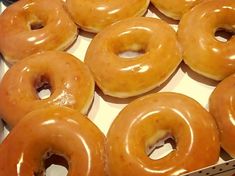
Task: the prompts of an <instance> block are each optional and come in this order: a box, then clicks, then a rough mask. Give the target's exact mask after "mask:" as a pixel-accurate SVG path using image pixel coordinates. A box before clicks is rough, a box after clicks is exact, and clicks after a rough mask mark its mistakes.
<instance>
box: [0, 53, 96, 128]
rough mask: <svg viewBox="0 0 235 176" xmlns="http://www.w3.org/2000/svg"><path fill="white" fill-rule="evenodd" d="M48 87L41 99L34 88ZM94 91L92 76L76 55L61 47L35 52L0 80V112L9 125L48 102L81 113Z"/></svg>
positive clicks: (13, 124) (85, 108)
mask: <svg viewBox="0 0 235 176" xmlns="http://www.w3.org/2000/svg"><path fill="white" fill-rule="evenodd" d="M44 87H45V88H46V87H47V88H49V89H50V90H51V96H50V97H49V98H46V99H40V98H39V96H38V94H37V91H38V90H40V89H43V88H44ZM93 95H94V79H93V77H92V75H91V73H90V71H89V69H88V67H87V66H86V65H85V64H83V63H82V62H81V61H79V60H78V59H77V58H76V57H74V56H72V55H70V54H67V53H63V52H60V51H47V52H44V53H41V54H35V55H32V56H29V57H28V58H26V59H24V60H22V61H21V62H18V63H17V64H15V65H13V67H11V68H10V69H9V70H8V72H7V73H6V74H5V75H4V77H3V79H2V81H1V83H0V97H1V98H0V115H1V116H2V117H3V119H4V120H5V121H6V122H7V123H8V124H9V125H10V126H12V127H13V126H15V124H16V123H17V122H18V121H19V120H20V119H21V118H23V117H24V116H25V115H26V114H27V113H29V112H30V111H32V110H35V109H38V108H44V107H47V106H48V105H54V104H55V105H59V106H67V107H70V108H72V109H75V110H77V111H79V112H81V113H83V114H85V113H86V112H87V111H88V108H89V106H90V104H91V102H92V99H93Z"/></svg>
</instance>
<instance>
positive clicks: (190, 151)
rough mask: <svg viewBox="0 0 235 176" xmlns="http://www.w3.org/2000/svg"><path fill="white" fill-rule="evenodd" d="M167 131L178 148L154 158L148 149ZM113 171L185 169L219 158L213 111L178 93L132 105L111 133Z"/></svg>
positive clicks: (150, 174)
mask: <svg viewBox="0 0 235 176" xmlns="http://www.w3.org/2000/svg"><path fill="white" fill-rule="evenodd" d="M168 134H170V135H172V136H173V137H174V139H175V142H176V149H175V150H173V151H172V152H171V153H170V154H168V155H167V156H165V157H163V158H161V159H158V160H153V159H150V158H149V157H148V151H149V148H150V147H151V146H154V145H155V144H156V142H157V141H158V140H161V139H162V138H164V137H165V136H167V135H168ZM106 149H107V163H108V174H110V175H112V176H120V175H122V176H129V175H141V176H156V175H164V176H171V175H175V176H176V175H181V174H183V173H185V172H190V171H193V170H196V169H199V168H202V167H205V166H208V165H211V164H215V163H216V162H217V161H218V159H219V153H220V152H219V151H220V145H219V137H218V131H217V127H216V124H215V121H214V119H213V117H212V116H211V115H210V114H209V113H208V112H207V111H206V110H205V109H204V108H203V107H202V106H201V105H200V104H199V103H197V102H196V101H195V100H193V99H191V98H189V97H186V96H183V95H180V94H176V93H157V94H152V95H148V96H145V97H142V98H140V99H137V100H135V101H134V102H132V103H130V104H129V105H127V106H126V107H125V108H124V109H123V110H122V111H121V112H120V113H119V115H118V117H117V118H116V119H115V120H114V122H113V124H112V126H111V128H110V130H109V132H108V135H107V147H106Z"/></svg>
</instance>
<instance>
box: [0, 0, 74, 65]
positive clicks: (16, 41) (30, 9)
mask: <svg viewBox="0 0 235 176" xmlns="http://www.w3.org/2000/svg"><path fill="white" fill-rule="evenodd" d="M0 26H1V27H0V39H1V40H0V52H1V53H2V55H3V56H4V58H5V59H6V61H7V62H9V63H11V64H13V63H15V62H17V61H19V60H21V59H23V58H25V57H27V56H29V55H32V54H35V53H38V52H41V51H45V50H64V49H66V48H68V47H69V46H70V45H71V44H72V43H73V42H74V40H75V39H76V37H77V33H78V32H77V26H76V24H75V23H74V22H73V21H72V20H71V18H70V17H69V15H68V14H67V12H66V11H65V10H64V4H63V2H62V1H61V0H53V1H48V0H20V1H18V2H16V3H14V4H12V5H11V6H9V7H8V8H6V10H5V11H4V12H3V13H2V14H1V16H0Z"/></svg>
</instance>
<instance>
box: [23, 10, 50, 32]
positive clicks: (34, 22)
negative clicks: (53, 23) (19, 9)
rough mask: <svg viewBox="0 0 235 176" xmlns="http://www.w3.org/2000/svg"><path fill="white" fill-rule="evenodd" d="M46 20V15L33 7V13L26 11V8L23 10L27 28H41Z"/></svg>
mask: <svg viewBox="0 0 235 176" xmlns="http://www.w3.org/2000/svg"><path fill="white" fill-rule="evenodd" d="M29 9H30V8H29ZM29 9H28V10H29ZM31 9H34V7H33V6H31ZM47 21H48V17H47V15H45V14H43V13H42V12H41V11H39V10H36V9H34V13H31V12H28V11H27V10H26V11H25V22H26V24H27V26H28V28H29V30H32V31H33V30H38V29H42V28H44V27H45V26H46V23H47Z"/></svg>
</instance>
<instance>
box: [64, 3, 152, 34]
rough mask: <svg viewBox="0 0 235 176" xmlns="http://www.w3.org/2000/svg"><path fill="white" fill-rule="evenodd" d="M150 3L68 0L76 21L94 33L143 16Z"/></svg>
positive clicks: (69, 8)
mask: <svg viewBox="0 0 235 176" xmlns="http://www.w3.org/2000/svg"><path fill="white" fill-rule="evenodd" d="M149 3H150V0H128V1H126V0H111V1H107V0H99V1H97V0H86V1H84V0H66V4H67V8H68V11H69V12H70V13H71V15H72V17H73V19H74V21H75V22H76V23H77V24H78V25H79V26H80V27H81V28H82V29H83V30H86V31H89V32H94V33H97V32H99V31H101V30H102V29H103V28H105V27H106V26H109V25H111V24H113V23H115V22H117V21H120V20H123V19H125V18H130V17H136V16H142V15H143V14H144V13H145V12H146V10H147V8H148V6H149Z"/></svg>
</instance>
